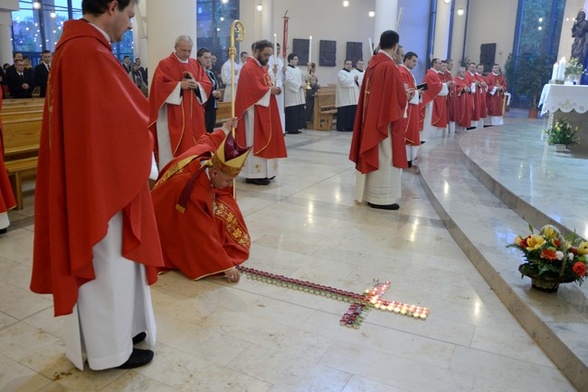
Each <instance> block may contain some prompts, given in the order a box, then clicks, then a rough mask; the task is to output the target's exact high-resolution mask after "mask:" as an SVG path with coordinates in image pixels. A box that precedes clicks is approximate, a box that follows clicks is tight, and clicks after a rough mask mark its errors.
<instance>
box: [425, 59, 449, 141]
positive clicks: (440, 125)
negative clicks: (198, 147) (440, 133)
mask: <svg viewBox="0 0 588 392" xmlns="http://www.w3.org/2000/svg"><path fill="white" fill-rule="evenodd" d="M441 67H442V65H441V60H439V59H437V58H435V59H433V60H432V61H431V68H430V69H428V70H427V73H426V74H425V83H427V90H425V91H424V92H423V96H422V101H421V105H420V109H419V110H420V119H421V126H420V127H421V129H422V130H423V132H425V134H426V135H427V136H428V134H431V133H432V131H433V130H442V129H445V127H447V123H448V122H447V94H448V93H449V89H448V87H447V83H444V82H443V80H441V76H440V75H439V72H440V71H441Z"/></svg>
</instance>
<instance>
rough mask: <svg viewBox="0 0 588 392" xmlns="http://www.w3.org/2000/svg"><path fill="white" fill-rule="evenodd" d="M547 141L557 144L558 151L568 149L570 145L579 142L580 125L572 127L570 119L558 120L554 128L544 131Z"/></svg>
mask: <svg viewBox="0 0 588 392" xmlns="http://www.w3.org/2000/svg"><path fill="white" fill-rule="evenodd" d="M544 132H545V133H546V134H547V142H548V143H549V144H553V145H555V149H556V151H567V148H568V146H571V145H573V144H577V143H578V127H576V128H575V129H574V128H572V126H571V125H570V123H569V122H568V120H566V119H565V118H562V119H560V120H557V121H556V122H555V124H554V125H553V127H552V128H550V129H548V130H547V131H544Z"/></svg>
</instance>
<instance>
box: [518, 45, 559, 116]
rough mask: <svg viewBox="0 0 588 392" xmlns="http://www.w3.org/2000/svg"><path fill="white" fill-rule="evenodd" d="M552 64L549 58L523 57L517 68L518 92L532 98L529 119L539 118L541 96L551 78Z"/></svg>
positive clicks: (542, 56)
mask: <svg viewBox="0 0 588 392" xmlns="http://www.w3.org/2000/svg"><path fill="white" fill-rule="evenodd" d="M552 64H553V62H552V60H551V59H550V58H549V56H545V55H539V56H534V55H528V56H521V58H520V60H519V63H518V66H517V67H516V75H517V77H516V78H517V79H516V80H517V81H516V85H515V88H516V92H517V94H524V95H527V96H529V97H531V104H530V106H529V118H537V114H538V102H539V96H540V95H541V90H542V89H543V86H544V85H545V83H547V82H548V81H549V78H550V77H551V70H552Z"/></svg>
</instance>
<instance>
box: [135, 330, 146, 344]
mask: <svg viewBox="0 0 588 392" xmlns="http://www.w3.org/2000/svg"><path fill="white" fill-rule="evenodd" d="M146 337H147V334H146V333H145V332H141V333H140V334H138V335H137V336H135V337H134V338H133V346H134V345H135V344H139V343H141V342H142V341H143V340H145V338H146Z"/></svg>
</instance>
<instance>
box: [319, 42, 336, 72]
mask: <svg viewBox="0 0 588 392" xmlns="http://www.w3.org/2000/svg"><path fill="white" fill-rule="evenodd" d="M319 65H320V66H321V67H335V66H337V41H327V40H322V39H321V40H320V42H319Z"/></svg>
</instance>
